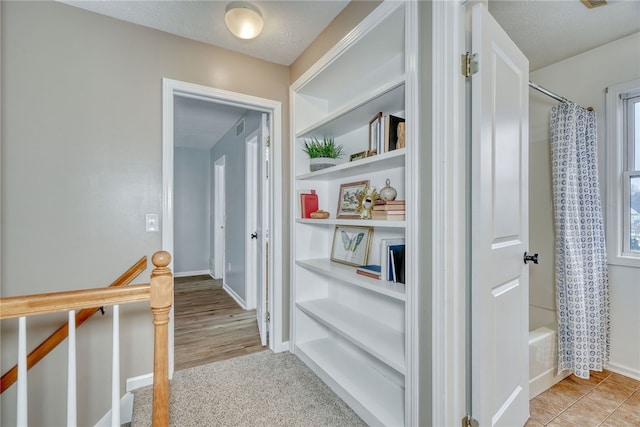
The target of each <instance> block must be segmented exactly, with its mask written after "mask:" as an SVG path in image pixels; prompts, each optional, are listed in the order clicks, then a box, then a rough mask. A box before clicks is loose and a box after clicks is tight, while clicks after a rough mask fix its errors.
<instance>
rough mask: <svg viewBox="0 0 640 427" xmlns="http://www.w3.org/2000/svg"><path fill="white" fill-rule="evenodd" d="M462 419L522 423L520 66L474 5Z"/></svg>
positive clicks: (524, 146)
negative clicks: (466, 389) (467, 336)
mask: <svg viewBox="0 0 640 427" xmlns="http://www.w3.org/2000/svg"><path fill="white" fill-rule="evenodd" d="M471 13H472V20H471V25H472V31H471V33H472V41H471V44H472V46H471V52H472V53H474V54H477V57H476V60H477V62H478V71H477V73H475V74H473V75H472V77H471V104H472V110H471V122H472V123H471V129H472V135H471V147H472V148H471V392H472V396H471V410H472V413H471V415H472V417H473V418H475V419H476V420H477V421H478V422H479V424H480V425H481V426H509V427H513V426H522V425H524V424H525V422H526V421H527V418H528V417H529V380H528V376H529V366H528V363H529V358H528V329H529V328H528V326H529V325H528V301H529V270H528V266H527V265H526V264H525V263H524V262H523V255H524V252H525V251H527V250H528V249H529V248H528V244H529V233H528V231H529V219H528V145H529V141H528V134H529V122H528V115H529V97H528V83H529V62H528V60H527V58H526V57H525V56H524V55H523V54H522V53H521V52H520V50H519V49H518V48H517V47H516V45H515V44H514V43H513V42H512V41H511V40H510V39H509V37H508V36H507V34H506V33H505V32H504V31H503V30H502V29H501V28H500V26H499V25H498V24H497V22H496V21H495V20H494V19H493V17H492V16H491V15H490V14H489V13H488V11H487V10H486V9H485V7H484V6H483V5H482V4H476V5H475V6H473V8H472V10H471Z"/></svg>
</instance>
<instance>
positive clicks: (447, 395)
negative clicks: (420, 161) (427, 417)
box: [431, 1, 467, 425]
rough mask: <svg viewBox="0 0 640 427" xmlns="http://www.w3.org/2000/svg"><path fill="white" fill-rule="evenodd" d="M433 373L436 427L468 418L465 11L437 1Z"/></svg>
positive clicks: (433, 137) (457, 4)
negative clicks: (463, 63) (463, 66)
mask: <svg viewBox="0 0 640 427" xmlns="http://www.w3.org/2000/svg"><path fill="white" fill-rule="evenodd" d="M433 5H434V8H433V17H432V25H433V40H432V45H431V48H432V61H433V63H432V78H431V85H432V87H431V90H432V105H433V107H432V117H433V119H432V123H431V126H432V134H431V140H432V143H433V147H432V156H433V158H432V165H433V178H432V191H433V195H432V216H433V217H432V227H433V236H432V242H433V243H432V249H431V250H432V258H433V276H432V283H433V290H432V297H433V300H432V307H431V308H432V313H433V314H432V319H433V325H432V331H433V334H432V342H431V346H432V349H433V350H432V351H433V359H432V375H433V394H432V405H433V410H432V412H433V416H432V421H433V425H457V424H458V423H459V422H460V420H461V419H462V418H463V416H464V415H465V414H466V375H467V372H466V367H465V366H466V353H465V352H466V345H465V342H466V339H465V337H466V315H467V310H466V301H465V295H466V294H465V287H466V268H467V266H466V256H465V251H466V217H465V209H466V203H465V199H466V198H465V191H466V175H467V171H466V164H465V161H466V145H465V79H464V77H463V76H462V74H461V73H460V69H459V68H460V62H459V61H460V55H461V54H462V53H464V47H465V31H464V30H465V8H464V6H463V5H462V4H461V3H460V2H453V1H452V2H434V3H433Z"/></svg>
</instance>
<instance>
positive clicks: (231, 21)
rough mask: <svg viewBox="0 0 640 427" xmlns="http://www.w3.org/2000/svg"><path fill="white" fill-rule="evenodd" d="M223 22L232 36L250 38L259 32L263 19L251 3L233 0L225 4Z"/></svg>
mask: <svg viewBox="0 0 640 427" xmlns="http://www.w3.org/2000/svg"><path fill="white" fill-rule="evenodd" d="M224 22H225V23H226V24H227V28H228V29H229V31H231V33H233V35H234V36H236V37H239V38H241V39H252V38H254V37H256V36H257V35H258V34H260V31H262V26H263V25H264V20H263V19H262V14H261V13H260V10H259V9H258V8H257V7H255V6H254V5H252V4H251V3H247V2H242V1H234V2H231V3H229V4H228V5H227V11H226V13H225V14H224Z"/></svg>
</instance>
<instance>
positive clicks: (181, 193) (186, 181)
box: [173, 147, 211, 274]
mask: <svg viewBox="0 0 640 427" xmlns="http://www.w3.org/2000/svg"><path fill="white" fill-rule="evenodd" d="M209 170H210V168H209V152H208V150H201V149H195V148H184V147H176V148H175V149H174V158H173V227H174V229H173V268H174V271H175V273H176V274H180V273H187V272H201V271H208V270H209V261H208V259H209V230H210V221H209V206H210V200H209V195H210V190H209V187H210V186H209V182H210V180H211V178H210V176H209Z"/></svg>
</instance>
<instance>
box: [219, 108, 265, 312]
mask: <svg viewBox="0 0 640 427" xmlns="http://www.w3.org/2000/svg"><path fill="white" fill-rule="evenodd" d="M260 118H261V114H260V113H258V112H248V113H247V114H245V115H244V117H243V119H241V120H244V121H245V122H244V132H243V133H242V134H240V135H236V125H237V124H236V125H234V126H232V127H231V129H230V130H229V132H227V133H226V134H225V136H223V137H222V138H221V139H220V141H218V142H217V143H216V145H214V146H213V148H212V149H211V153H210V162H211V170H213V168H214V166H213V165H214V163H215V161H216V160H218V159H219V158H220V157H222V156H226V157H225V174H226V177H225V178H226V179H225V187H226V196H225V197H226V200H225V216H226V223H225V231H226V233H225V266H224V275H225V277H224V281H225V283H224V284H225V285H227V286H228V287H229V288H231V290H233V292H235V293H236V295H237V296H238V297H239V298H240V299H242V300H243V301H245V302H246V300H247V295H246V286H245V280H246V274H245V250H246V242H247V235H248V234H247V233H248V232H247V230H246V200H245V197H246V195H245V193H246V191H245V183H246V176H245V175H246V173H245V169H246V167H245V163H246V152H247V150H246V143H245V139H246V138H247V136H249V135H251V133H253V132H254V131H255V130H256V129H258V128H259V127H260ZM238 123H239V122H238ZM214 180H215V174H212V185H211V189H212V192H213V189H214V188H215V181H214ZM214 200H215V198H214V197H213V193H212V195H211V201H212V202H211V203H212V204H211V212H212V213H213V212H214V206H213V201H214ZM212 217H213V214H212ZM210 245H211V246H210V247H211V254H212V257H215V256H217V254H215V251H214V245H213V235H212V236H211V240H210Z"/></svg>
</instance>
